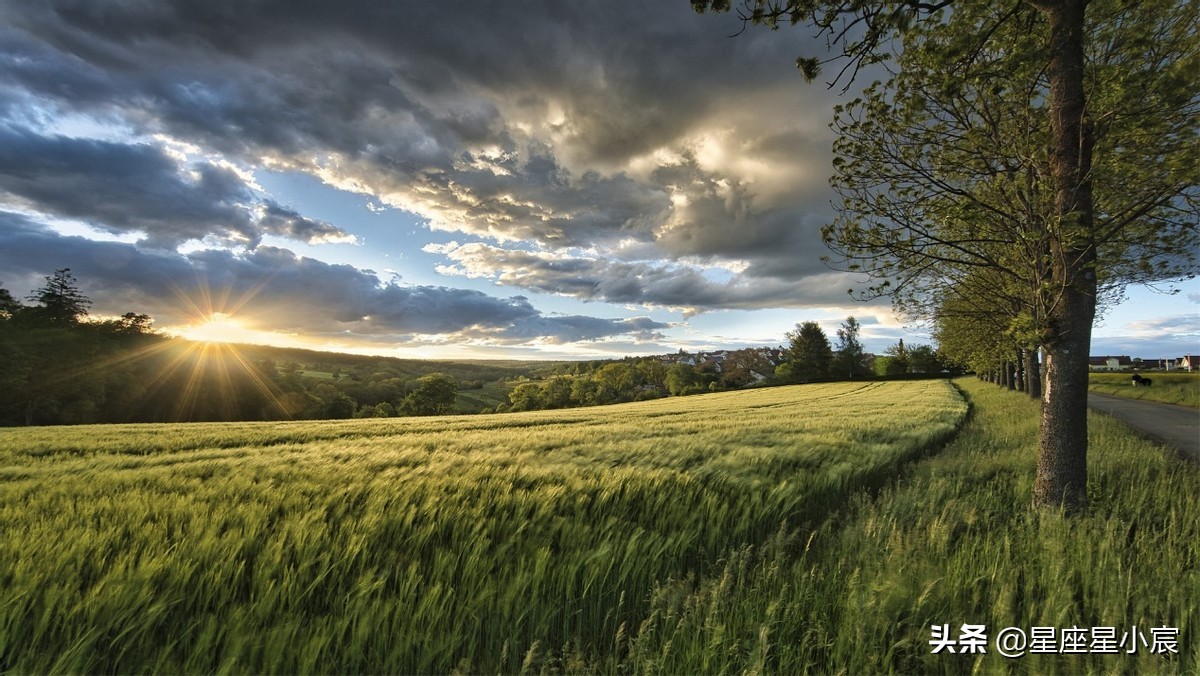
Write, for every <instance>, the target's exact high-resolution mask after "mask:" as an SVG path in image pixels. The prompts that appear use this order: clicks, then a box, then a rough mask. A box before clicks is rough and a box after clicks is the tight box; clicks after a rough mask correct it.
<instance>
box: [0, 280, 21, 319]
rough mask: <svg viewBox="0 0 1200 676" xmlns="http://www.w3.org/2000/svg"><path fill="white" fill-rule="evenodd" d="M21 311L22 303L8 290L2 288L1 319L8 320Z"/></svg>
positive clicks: (0, 300) (0, 292)
mask: <svg viewBox="0 0 1200 676" xmlns="http://www.w3.org/2000/svg"><path fill="white" fill-rule="evenodd" d="M19 309H21V303H20V302H19V301H17V299H16V298H13V296H12V294H11V293H9V292H8V289H6V288H4V287H2V286H0V319H7V318H9V317H11V316H12V315H13V313H14V312H16V311H17V310H19Z"/></svg>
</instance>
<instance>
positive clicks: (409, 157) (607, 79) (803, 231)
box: [0, 0, 1200, 359]
mask: <svg viewBox="0 0 1200 676" xmlns="http://www.w3.org/2000/svg"><path fill="white" fill-rule="evenodd" d="M0 8H2V9H3V13H4V16H5V22H4V25H3V26H0V286H3V287H4V288H7V289H9V290H10V291H11V292H12V293H13V295H14V296H17V297H18V298H20V297H24V296H25V295H27V294H28V293H30V292H31V291H32V290H33V289H35V288H37V287H38V286H40V285H41V283H42V282H43V279H44V277H45V276H46V275H49V274H51V273H52V272H53V271H54V270H56V269H59V268H70V269H71V271H72V274H73V275H74V276H75V277H76V279H77V280H78V282H79V286H80V288H81V290H82V291H83V292H84V293H85V294H86V295H87V296H88V297H90V298H91V299H92V301H93V306H92V314H93V315H98V316H105V315H118V314H122V313H124V312H130V311H132V312H145V313H148V314H150V315H152V316H153V317H154V319H155V326H156V327H157V328H159V329H160V330H164V331H166V332H168V333H172V334H175V335H183V336H186V337H193V338H199V339H214V340H234V341H239V342H250V343H262V344H274V345H283V346H296V347H308V348H314V349H328V350H339V351H348V352H358V353H370V354H384V355H393V356H404V357H421V358H519V359H540V358H546V359H576V358H580V359H581V358H604V357H621V356H624V355H640V354H661V353H665V352H675V351H678V350H680V349H684V350H688V351H696V350H705V349H720V348H739V347H750V346H760V345H762V346H774V345H779V344H781V343H784V342H785V338H784V334H785V332H787V331H788V330H789V329H791V328H793V327H794V326H795V325H796V324H797V323H799V322H802V321H817V322H819V323H820V324H821V325H822V326H823V327H824V328H825V330H826V332H827V333H828V334H829V335H830V336H831V338H832V337H833V336H834V334H835V331H836V329H837V328H838V326H839V324H840V323H841V322H842V321H843V320H844V319H845V318H846V317H847V316H849V315H853V316H855V317H856V318H857V319H858V320H859V322H860V323H861V324H862V327H863V329H862V338H863V340H864V343H865V344H866V347H867V349H868V350H872V351H876V352H881V351H882V350H883V349H884V348H885V347H886V346H888V345H890V344H893V343H894V342H895V341H896V340H898V339H900V338H904V339H905V340H906V342H908V343H910V344H911V343H913V342H918V343H919V342H929V339H928V337H927V336H924V335H923V334H922V333H921V331H920V328H919V327H910V326H905V325H904V323H903V322H901V321H900V320H898V319H897V318H896V317H895V316H894V315H893V314H892V313H891V311H890V308H889V306H888V304H887V302H886V301H885V300H883V301H875V302H872V303H861V302H856V301H854V300H852V298H851V297H850V295H849V294H848V293H847V290H848V289H850V288H860V287H861V286H862V280H860V279H857V278H855V277H853V276H851V275H848V274H846V273H842V272H838V271H835V270H833V269H831V268H829V267H827V265H826V264H825V263H823V262H822V260H821V257H822V255H824V254H825V253H826V251H825V249H824V246H823V245H822V243H821V239H820V228H821V226H822V225H824V224H826V223H828V222H830V221H831V219H832V218H833V211H832V207H831V202H832V200H833V199H834V195H833V193H832V192H831V190H830V189H829V187H828V182H827V181H828V177H829V175H830V173H831V172H832V167H831V160H832V152H831V148H832V144H833V136H832V132H831V131H830V130H829V127H828V124H829V122H830V121H831V120H832V118H833V106H834V105H836V104H837V103H838V102H839V101H844V100H845V98H846V97H850V96H852V95H853V94H854V91H853V90H851V91H850V92H848V93H845V94H843V93H842V91H841V88H840V87H837V88H829V87H826V86H824V85H822V84H806V83H805V82H804V81H803V79H802V78H801V77H800V75H799V73H798V72H797V71H796V69H795V67H794V63H795V58H796V57H797V56H798V55H801V54H806V55H808V54H813V53H815V51H816V50H819V49H821V48H822V46H823V44H824V42H823V39H822V40H817V39H814V38H813V37H812V36H811V35H809V34H808V32H807V31H806V30H804V29H802V28H795V29H791V30H780V31H767V30H761V29H760V30H754V29H751V30H747V31H745V32H740V30H741V28H742V26H741V23H740V21H739V20H738V19H737V17H736V16H734V15H729V14H726V15H697V14H695V13H693V12H692V10H691V8H690V6H689V4H688V3H687V2H684V0H676V1H672V2H655V3H645V2H633V1H621V2H604V3H601V2H572V3H563V2H550V1H548V0H547V1H544V2H526V3H521V4H519V5H517V4H510V3H495V2H487V3H485V2H446V3H440V2H439V3H432V2H403V1H393V2H375V1H373V0H353V1H343V2H337V3H333V2H319V1H315V0H312V1H301V2H297V1H295V0H290V1H286V2H285V1H283V0H261V1H258V2H236V3H235V2H213V1H212V0H157V1H155V2H146V1H145V0H112V1H106V2H92V1H88V0H70V1H67V0H53V1H47V2H36V3H30V2H21V1H19V0H0ZM739 32H740V34H739ZM735 34H736V35H735ZM863 84H866V83H865V82H864V83H863ZM1127 297H1128V298H1127V300H1126V302H1124V303H1122V304H1120V305H1118V306H1116V307H1114V308H1112V309H1110V310H1109V311H1108V312H1107V314H1106V315H1105V317H1104V318H1103V320H1102V322H1101V323H1100V324H1099V325H1098V326H1097V328H1096V330H1095V333H1094V337H1093V345H1092V353H1093V354H1096V355H1102V354H1127V355H1130V356H1136V357H1143V358H1160V357H1168V356H1179V355H1183V354H1196V353H1197V352H1200V284H1197V283H1194V282H1189V283H1186V284H1183V285H1181V286H1180V292H1179V293H1177V294H1175V295H1164V294H1161V293H1156V292H1153V291H1151V290H1147V289H1142V288H1134V289H1130V290H1129V292H1128V294H1127Z"/></svg>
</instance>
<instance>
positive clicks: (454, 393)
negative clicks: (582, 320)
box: [0, 269, 945, 426]
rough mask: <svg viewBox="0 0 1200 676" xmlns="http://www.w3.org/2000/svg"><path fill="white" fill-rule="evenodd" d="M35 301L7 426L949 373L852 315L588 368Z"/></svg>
mask: <svg viewBox="0 0 1200 676" xmlns="http://www.w3.org/2000/svg"><path fill="white" fill-rule="evenodd" d="M26 301H28V303H22V302H20V301H18V300H16V299H15V298H13V296H12V294H11V293H9V292H8V291H7V290H5V289H3V288H0V425H4V426H13V425H61V424H84V423H118V422H221V421H249V420H303V419H333V418H366V417H393V416H414V415H443V414H451V413H493V412H505V411H530V410H540V409H557V408H572V407H577V406H594V405H599V404H612V403H621V402H629V401H642V400H647V399H657V398H660V397H668V396H682V395H690V394H699V393H704V392H716V391H722V390H734V389H742V388H746V387H761V386H766V385H775V384H787V383H802V382H819V381H825V380H832V379H846V378H855V379H857V378H875V377H910V376H912V375H913V374H914V373H917V374H930V375H933V374H941V373H942V372H943V370H944V369H945V367H944V365H943V364H942V362H941V361H940V360H939V358H938V356H937V355H936V353H935V351H934V350H933V349H932V348H930V347H928V346H914V347H911V348H905V346H904V343H903V341H901V342H900V343H899V344H898V345H897V346H895V347H893V348H889V349H888V351H887V354H886V355H882V356H878V357H877V356H875V355H871V354H868V353H865V352H864V351H863V349H862V345H861V344H860V343H859V342H858V324H857V322H855V321H854V318H853V317H850V318H848V320H847V322H846V323H845V324H843V326H842V329H841V330H839V331H838V339H839V342H838V345H837V349H836V350H835V349H832V347H831V345H830V343H829V340H828V338H827V337H826V336H825V334H824V332H823V331H822V330H821V329H820V327H818V326H817V325H816V324H815V323H814V322H805V323H804V324H801V325H797V327H796V328H797V330H796V331H794V332H792V333H789V334H788V336H787V338H788V339H789V341H790V343H789V345H788V347H786V348H784V347H780V348H746V349H741V350H718V351H715V352H702V353H698V354H689V353H687V352H682V351H681V352H679V353H677V354H670V355H661V356H655V357H627V358H625V359H620V360H613V359H608V360H593V361H579V362H561V361H560V362H548V361H487V360H480V361H469V360H468V361H430V360H414V359H397V358H392V357H376V356H361V355H351V354H342V353H335V352H318V351H313V350H299V349H292V348H278V347H268V346H257V345H236V346H235V345H228V344H222V343H202V342H193V341H188V340H184V339H181V338H173V337H169V336H165V335H162V334H161V333H158V332H156V331H155V330H154V329H153V320H152V318H151V317H150V316H148V315H145V314H137V313H133V312H129V313H126V314H124V315H122V316H121V317H118V318H115V319H95V318H90V317H89V316H88V310H89V309H90V307H91V301H90V300H89V299H88V298H87V297H86V296H84V295H83V294H82V293H80V291H79V287H78V284H77V283H76V280H75V278H74V277H72V276H71V272H70V270H69V269H61V270H57V271H55V272H54V274H53V275H50V276H48V277H46V283H45V285H44V286H43V287H42V288H41V289H39V290H38V291H37V292H35V293H34V294H32V295H30V296H29V297H28V298H27V299H26Z"/></svg>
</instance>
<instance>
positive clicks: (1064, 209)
mask: <svg viewBox="0 0 1200 676" xmlns="http://www.w3.org/2000/svg"><path fill="white" fill-rule="evenodd" d="M1033 2H1034V4H1036V5H1037V6H1038V7H1039V8H1041V9H1042V10H1043V11H1044V12H1045V14H1046V17H1047V18H1048V20H1049V24H1050V41H1049V45H1048V53H1049V56H1050V63H1049V69H1048V71H1047V75H1048V79H1049V83H1050V114H1051V121H1052V125H1053V126H1052V130H1051V131H1052V140H1051V144H1052V148H1051V159H1050V161H1051V171H1052V173H1053V175H1054V181H1055V186H1054V189H1055V199H1054V207H1055V212H1056V213H1055V216H1056V222H1055V223H1052V224H1051V227H1054V228H1057V229H1058V231H1057V233H1055V234H1056V236H1055V237H1053V238H1052V241H1053V242H1054V244H1053V267H1052V272H1051V276H1052V279H1053V282H1054V288H1055V289H1056V290H1059V289H1061V292H1060V294H1059V296H1058V297H1057V298H1055V299H1054V302H1053V304H1052V306H1051V307H1052V309H1051V311H1050V317H1049V318H1050V333H1049V335H1048V336H1047V340H1046V345H1045V347H1046V350H1047V357H1046V387H1045V391H1044V393H1043V395H1042V421H1041V434H1040V440H1039V448H1038V467H1037V479H1036V481H1035V483H1034V488H1033V502H1034V505H1036V506H1038V507H1047V508H1063V509H1066V510H1067V511H1079V510H1083V509H1085V508H1086V507H1087V447H1088V442H1087V379H1088V351H1089V350H1090V349H1091V342H1092V322H1093V321H1094V320H1095V317H1096V271H1095V260H1096V250H1095V247H1094V244H1093V234H1092V216H1093V205H1092V182H1091V178H1090V176H1089V174H1090V171H1091V161H1092V145H1093V132H1092V126H1091V122H1090V121H1089V120H1088V118H1087V107H1086V93H1085V91H1084V85H1083V75H1084V69H1083V67H1084V51H1083V48H1084V44H1083V29H1084V11H1085V8H1086V6H1087V1H1086V0H1060V1H1059V2H1045V1H1039V0H1033Z"/></svg>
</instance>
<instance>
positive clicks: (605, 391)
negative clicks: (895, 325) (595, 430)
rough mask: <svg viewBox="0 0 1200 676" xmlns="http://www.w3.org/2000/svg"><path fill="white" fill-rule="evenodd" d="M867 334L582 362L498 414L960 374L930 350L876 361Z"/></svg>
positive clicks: (515, 393)
mask: <svg viewBox="0 0 1200 676" xmlns="http://www.w3.org/2000/svg"><path fill="white" fill-rule="evenodd" d="M861 329H862V327H861V325H860V324H859V322H858V320H857V319H855V318H854V317H848V318H847V319H846V321H845V322H843V323H842V324H841V327H840V328H839V329H838V331H837V345H836V347H835V346H834V345H833V344H831V343H830V341H829V337H828V336H827V335H826V333H825V330H824V329H823V328H821V326H820V324H818V323H817V322H811V321H809V322H803V323H800V324H797V325H796V328H795V329H794V330H793V331H790V332H788V333H787V335H786V338H787V346H786V347H785V348H782V349H778V350H766V349H756V348H746V349H741V350H730V351H721V352H720V353H718V354H717V356H716V357H713V356H709V357H707V358H704V357H702V356H699V355H695V356H694V355H690V354H688V353H685V352H682V351H681V352H680V353H679V354H677V355H670V356H660V357H633V358H626V359H624V360H621V361H593V362H578V363H575V364H571V365H569V366H564V367H561V368H560V370H559V371H558V372H557V373H554V374H552V375H550V376H548V377H545V378H541V379H538V380H536V381H534V380H529V381H526V382H521V383H519V384H517V386H516V387H514V388H513V389H512V391H510V392H509V395H508V399H509V400H508V403H507V404H501V405H499V406H497V407H496V409H495V410H496V411H497V412H505V411H534V410H543V409H558V408H573V407H576V406H596V405H601V404H615V403H622V402H630V401H644V400H648V399H658V398H660V397H673V396H687V395H692V394H703V393H706V392H720V391H725V390H736V389H743V388H747V387H766V386H771V385H788V384H798V383H815V382H828V381H834V380H852V379H867V378H878V377H899V376H909V375H919V374H925V375H937V376H942V375H946V374H949V373H951V372H953V373H958V372H960V369H959V367H958V366H957V365H956V364H954V363H952V362H950V361H948V360H947V359H946V358H945V357H944V356H943V355H942V354H940V353H939V352H938V351H937V350H936V349H935V348H934V347H932V346H930V345H916V346H911V347H910V346H905V344H904V341H903V340H900V341H899V342H897V343H896V344H895V345H893V346H890V347H888V348H887V349H886V350H885V353H884V354H882V355H872V354H870V353H868V352H867V351H866V350H865V349H864V347H863V344H862V342H861V339H860V333H861Z"/></svg>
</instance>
